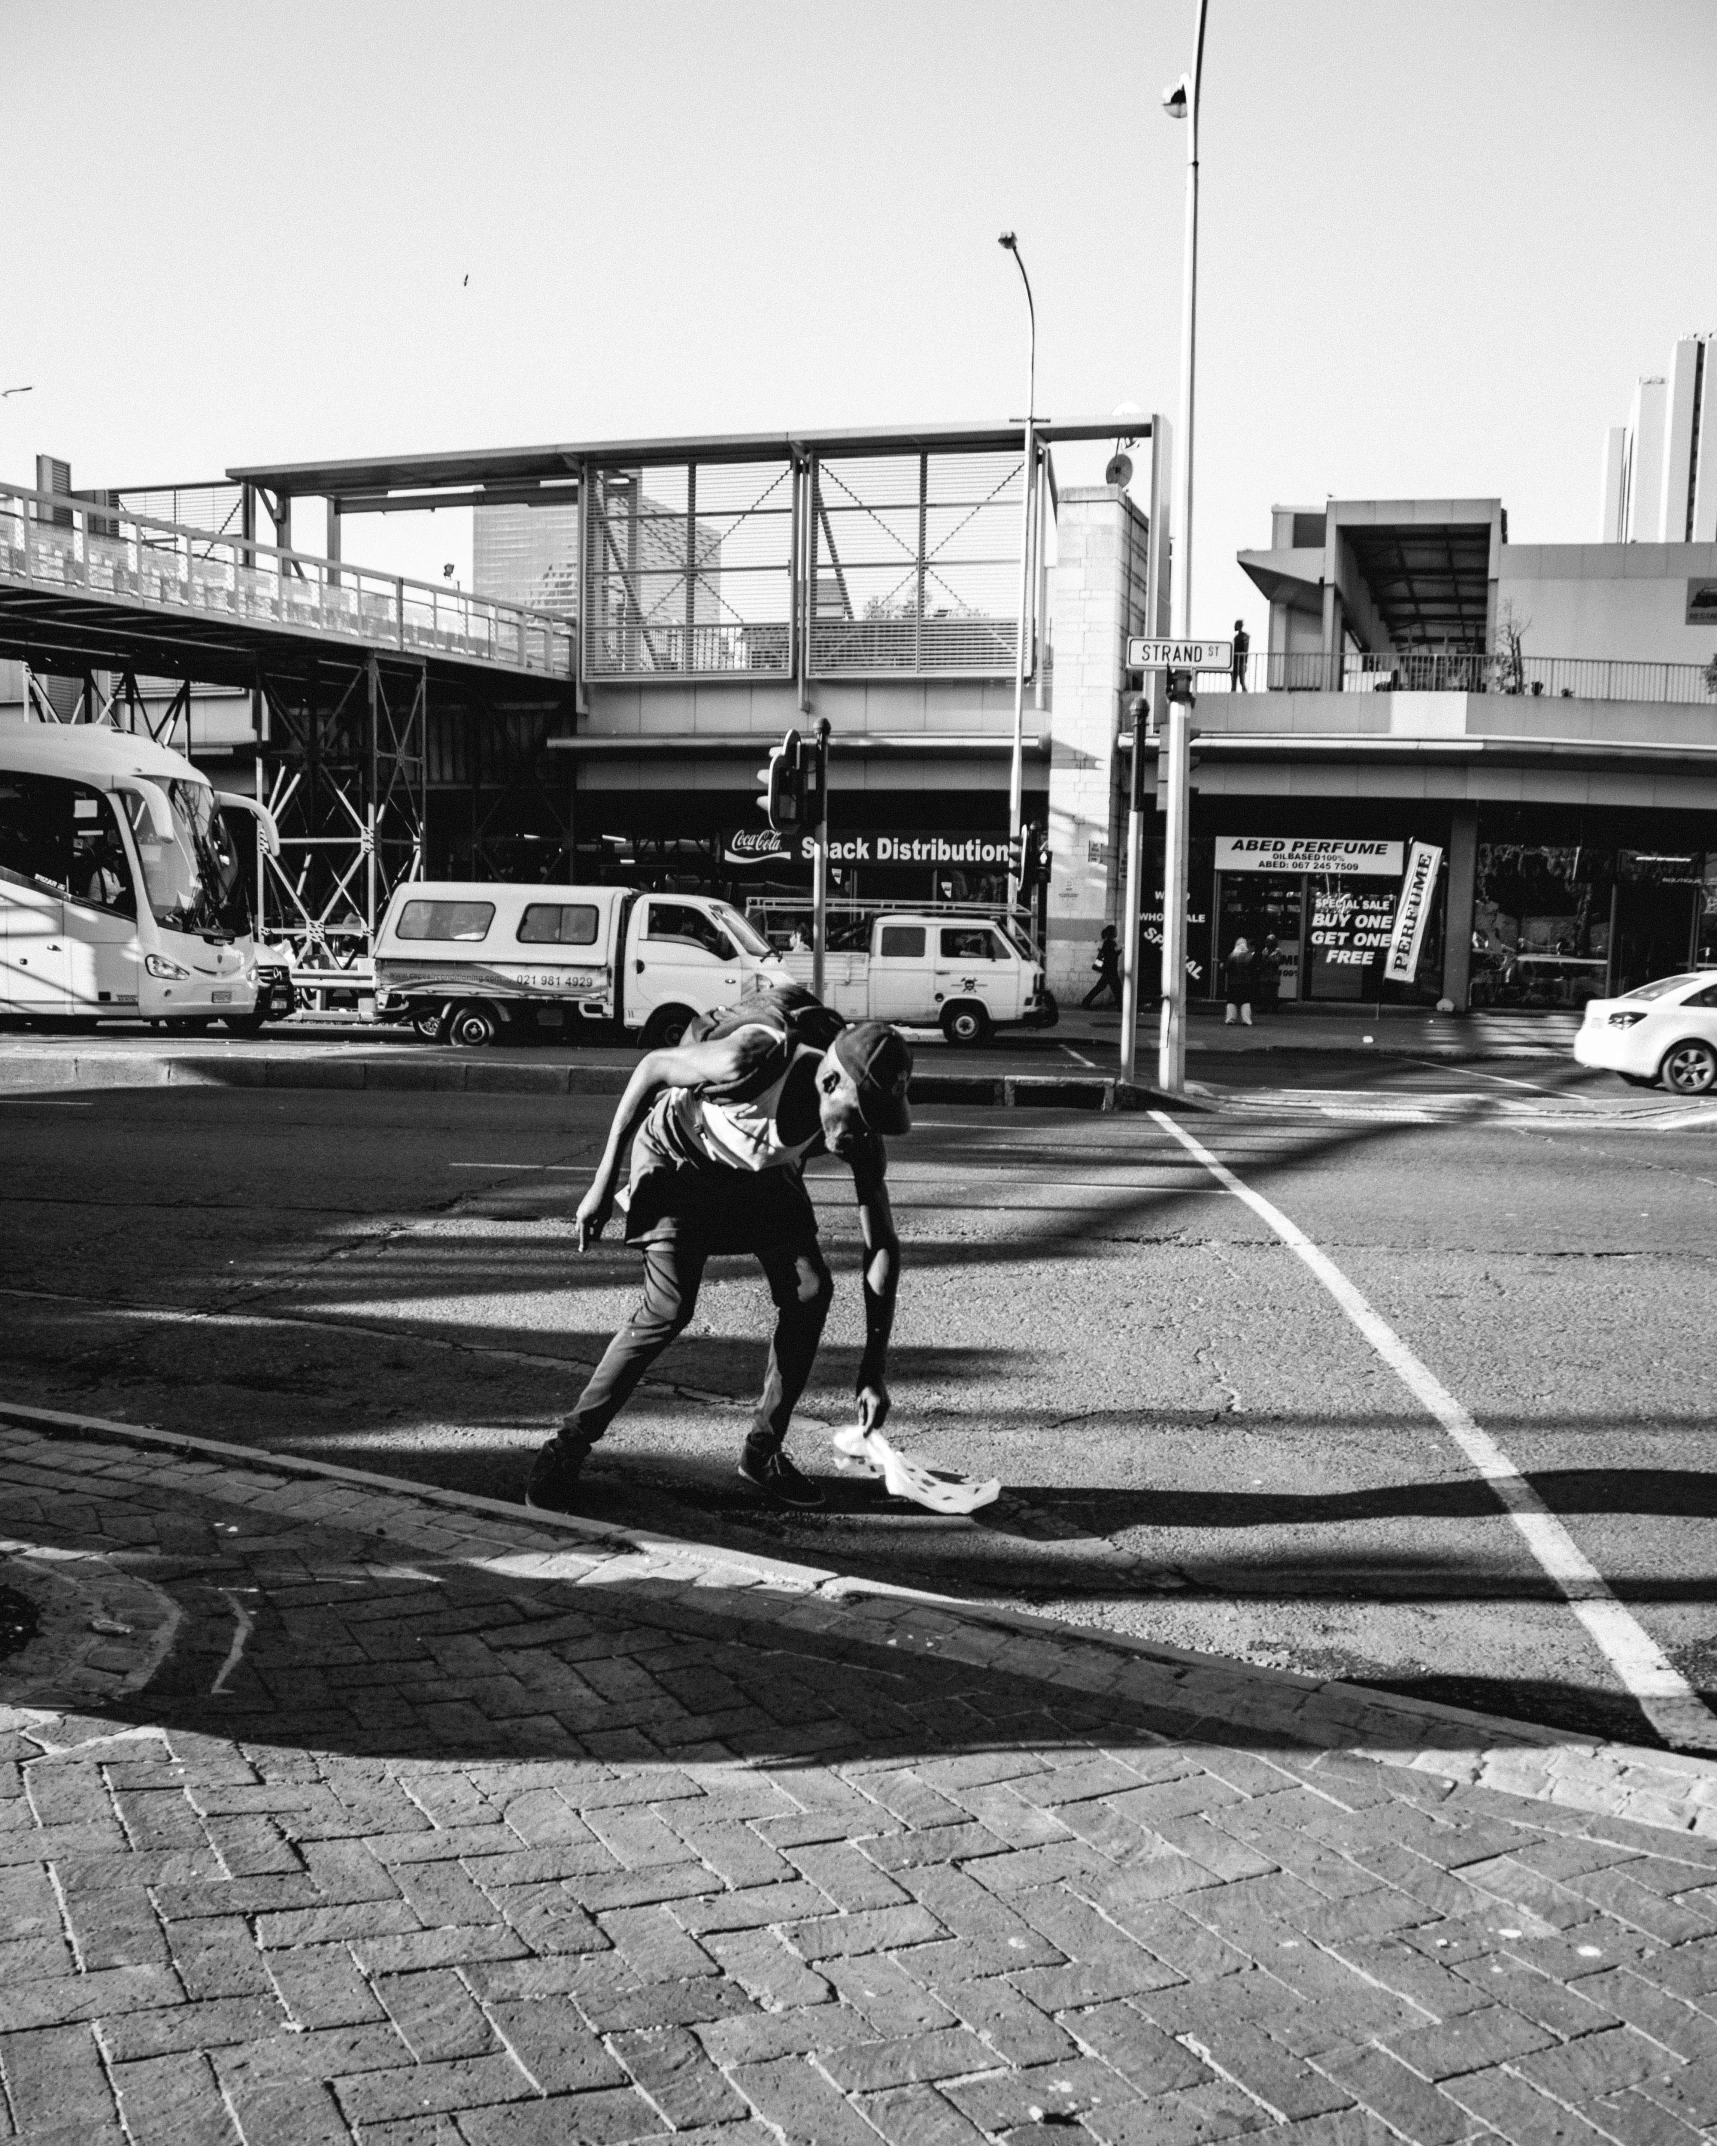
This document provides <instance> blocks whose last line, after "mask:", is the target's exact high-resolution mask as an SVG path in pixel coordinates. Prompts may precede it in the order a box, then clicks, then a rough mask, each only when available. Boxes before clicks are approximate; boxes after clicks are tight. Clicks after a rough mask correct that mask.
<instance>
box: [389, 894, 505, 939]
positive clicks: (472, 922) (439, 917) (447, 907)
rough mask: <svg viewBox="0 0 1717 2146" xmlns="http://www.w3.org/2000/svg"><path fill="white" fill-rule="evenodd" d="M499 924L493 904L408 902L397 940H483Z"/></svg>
mask: <svg viewBox="0 0 1717 2146" xmlns="http://www.w3.org/2000/svg"><path fill="white" fill-rule="evenodd" d="M494 921H495V905H494V903H493V902H407V903H406V905H405V913H404V915H403V916H402V917H401V918H400V920H399V922H398V924H396V925H395V927H394V937H395V938H396V939H482V938H486V937H487V936H488V931H489V926H490V925H491V924H493V923H494Z"/></svg>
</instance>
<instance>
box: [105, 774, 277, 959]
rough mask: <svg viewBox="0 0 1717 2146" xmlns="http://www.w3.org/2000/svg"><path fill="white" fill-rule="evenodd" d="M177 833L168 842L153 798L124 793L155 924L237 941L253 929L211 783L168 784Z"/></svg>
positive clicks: (237, 863) (235, 854) (165, 786)
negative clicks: (153, 808) (153, 810)
mask: <svg viewBox="0 0 1717 2146" xmlns="http://www.w3.org/2000/svg"><path fill="white" fill-rule="evenodd" d="M161 787H162V789H163V790H164V792H165V794H166V798H167V803H168V806H169V808H170V810H171V814H172V821H173V834H172V839H171V840H170V841H163V839H162V837H161V834H160V832H159V831H158V830H157V828H156V825H155V821H154V817H153V815H152V814H151V812H150V810H149V805H148V802H147V800H146V799H145V798H144V797H143V796H142V794H141V793H140V792H138V791H135V790H121V791H120V793H119V797H120V802H121V803H122V804H123V805H124V807H125V814H126V817H127V819H128V820H129V821H130V823H131V832H132V835H133V836H134V838H135V839H136V843H137V854H138V856H139V857H140V858H141V860H142V863H143V890H144V893H145V894H146V895H147V896H148V899H149V907H150V909H151V911H152V912H153V914H154V917H155V921H156V922H157V923H158V924H161V925H164V926H165V927H166V929H167V930H168V931H189V932H196V933H198V934H199V935H200V936H201V937H203V938H205V939H232V938H236V937H238V936H239V935H240V934H241V933H244V932H248V931H249V929H250V909H249V905H248V903H247V902H246V900H245V889H244V881H243V873H242V870H241V867H240V860H239V853H238V849H237V846H236V845H235V844H234V842H233V839H232V837H231V835H230V834H229V833H228V832H227V828H226V824H225V822H224V821H223V820H222V818H221V815H220V812H219V810H218V809H217V807H216V805H215V793H214V792H213V790H211V789H210V788H209V786H208V784H207V783H202V782H169V783H165V784H163V785H162V786H161Z"/></svg>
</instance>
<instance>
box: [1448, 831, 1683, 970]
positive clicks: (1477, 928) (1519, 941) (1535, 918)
mask: <svg viewBox="0 0 1717 2146" xmlns="http://www.w3.org/2000/svg"><path fill="white" fill-rule="evenodd" d="M1614 894H1615V872H1614V860H1613V855H1612V853H1611V852H1609V851H1607V850H1595V849H1591V848H1589V847H1587V846H1585V845H1584V844H1572V845H1566V846H1556V845H1534V844H1529V843H1520V842H1492V843H1481V844H1480V845H1479V853H1478V875H1477V879H1476V882H1475V888H1474V900H1473V954H1472V1003H1473V1004H1474V1005H1475V1006H1583V1005H1584V1004H1585V1003H1586V1001H1587V1000H1588V999H1591V998H1601V997H1602V996H1603V994H1604V991H1605V989H1606V986H1607V982H1608V979H1609V973H1610V951H1611V947H1610V933H1611V926H1612V922H1613V912H1614V910H1615V907H1616V904H1615V900H1614ZM1682 908H1683V914H1684V916H1685V914H1686V908H1687V905H1686V899H1685V897H1684V898H1683V903H1682ZM1682 941H1683V953H1684V954H1685V950H1686V931H1685V928H1684V929H1683V933H1682Z"/></svg>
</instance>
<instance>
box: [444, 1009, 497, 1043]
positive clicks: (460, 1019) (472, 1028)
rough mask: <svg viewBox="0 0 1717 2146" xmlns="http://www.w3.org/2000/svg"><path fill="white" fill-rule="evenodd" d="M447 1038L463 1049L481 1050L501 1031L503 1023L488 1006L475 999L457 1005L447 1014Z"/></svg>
mask: <svg viewBox="0 0 1717 2146" xmlns="http://www.w3.org/2000/svg"><path fill="white" fill-rule="evenodd" d="M446 1030H447V1040H448V1042H449V1043H451V1044H453V1045H454V1046H455V1048H456V1049H458V1050H462V1051H480V1050H483V1049H484V1048H485V1047H486V1046H487V1045H489V1044H491V1043H493V1042H494V1040H495V1038H496V1037H497V1036H498V1035H499V1034H500V1033H501V1024H500V1022H499V1021H497V1020H496V1018H495V1016H494V1014H493V1013H492V1012H491V1011H490V1009H489V1008H488V1007H487V1006H484V1005H480V1004H479V1003H478V1002H477V1001H476V1000H475V999H473V1000H472V1001H470V1003H469V1004H467V1005H464V1006H455V1007H454V1009H453V1011H452V1012H451V1013H450V1014H449V1015H448V1016H447V1023H446Z"/></svg>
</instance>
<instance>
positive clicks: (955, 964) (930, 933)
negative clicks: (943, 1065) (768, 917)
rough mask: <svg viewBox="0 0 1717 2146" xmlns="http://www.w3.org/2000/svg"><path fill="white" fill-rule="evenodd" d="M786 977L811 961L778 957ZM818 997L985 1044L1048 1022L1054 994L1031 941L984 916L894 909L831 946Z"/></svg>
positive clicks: (806, 976)
mask: <svg viewBox="0 0 1717 2146" xmlns="http://www.w3.org/2000/svg"><path fill="white" fill-rule="evenodd" d="M786 966H787V973H788V974H789V975H790V976H791V977H792V979H793V981H794V982H795V983H802V984H808V983H809V982H810V980H811V957H810V955H809V954H806V953H800V952H797V951H794V952H789V953H788V955H787V956H786ZM823 999H824V1002H825V1003H826V1004H827V1005H829V1006H832V1007H833V1008H834V1010H835V1012H836V1013H839V1014H843V1015H844V1016H845V1017H846V1019H847V1020H849V1021H866V1020H874V1021H894V1022H897V1023H898V1024H899V1025H900V1026H901V1027H904V1028H940V1029H941V1031H942V1033H943V1034H944V1035H945V1036H946V1037H947V1039H948V1041H949V1042H950V1043H958V1044H977V1043H984V1042H986V1041H987V1040H988V1039H989V1037H990V1035H991V1034H992V1033H993V1032H994V1031H995V1030H996V1029H998V1028H1002V1027H1008V1026H1012V1027H1021V1028H1052V1027H1053V1026H1054V1025H1055V1021H1056V1017H1057V1010H1058V1009H1057V1007H1056V1003H1055V995H1054V993H1053V992H1051V991H1050V990H1048V989H1047V988H1046V986H1045V984H1044V981H1043V969H1042V966H1041V965H1040V963H1039V961H1038V958H1037V953H1036V950H1035V949H1034V948H1033V946H1032V944H1031V941H1030V940H1029V939H1028V938H1027V937H1026V936H1025V934H1024V933H1023V932H1022V931H1020V930H1019V929H1018V927H1017V926H1015V925H1011V924H1008V923H1006V922H1004V921H1003V920H1002V919H1001V918H998V917H990V916H981V915H980V916H951V915H949V914H948V913H947V912H946V911H944V912H942V913H941V914H938V913H937V912H936V911H934V910H926V911H925V912H924V913H923V914H918V913H917V912H915V911H912V910H905V909H902V910H894V911H891V912H888V913H887V914H884V915H881V916H877V917H875V918H873V919H872V920H871V922H870V926H869V929H868V931H867V932H866V933H865V939H864V944H863V945H862V946H860V947H858V948H856V949H850V950H846V951H837V950H834V949H831V950H830V952H829V953H828V954H826V955H825V956H824V960H823Z"/></svg>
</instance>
